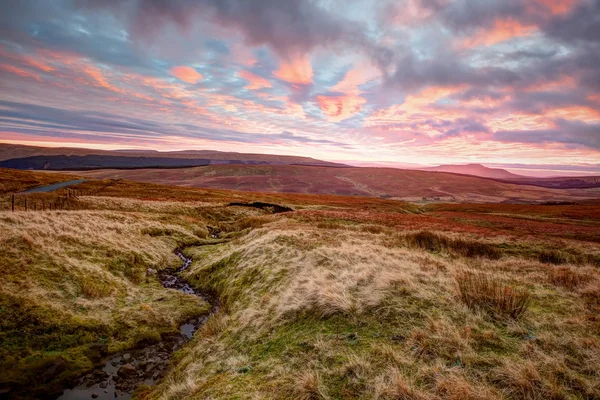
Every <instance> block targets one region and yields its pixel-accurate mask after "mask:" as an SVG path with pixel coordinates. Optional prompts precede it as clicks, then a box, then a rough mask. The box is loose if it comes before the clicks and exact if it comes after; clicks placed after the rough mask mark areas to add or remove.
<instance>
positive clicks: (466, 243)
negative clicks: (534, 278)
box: [405, 231, 502, 260]
mask: <svg viewBox="0 0 600 400" xmlns="http://www.w3.org/2000/svg"><path fill="white" fill-rule="evenodd" d="M405 240H406V242H407V244H408V245H409V246H412V247H416V248H420V249H423V250H426V251H430V252H433V253H439V252H442V251H446V252H449V253H451V254H454V255H458V256H462V257H484V258H489V259H493V260H497V259H499V258H500V257H501V256H502V253H501V251H500V250H498V249H497V248H496V247H495V246H493V245H491V244H487V243H483V242H479V241H471V240H464V239H452V238H448V237H446V236H443V235H440V234H436V233H433V232H428V231H420V232H416V233H410V234H407V235H406V236H405Z"/></svg>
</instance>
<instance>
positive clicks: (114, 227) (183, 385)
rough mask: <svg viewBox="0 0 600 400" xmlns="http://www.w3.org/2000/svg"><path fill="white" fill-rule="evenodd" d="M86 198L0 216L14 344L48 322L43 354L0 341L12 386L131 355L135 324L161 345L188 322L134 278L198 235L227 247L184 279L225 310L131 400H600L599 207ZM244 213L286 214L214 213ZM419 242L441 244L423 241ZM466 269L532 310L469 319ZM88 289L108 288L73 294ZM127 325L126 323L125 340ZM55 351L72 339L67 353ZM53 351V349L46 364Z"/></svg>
mask: <svg viewBox="0 0 600 400" xmlns="http://www.w3.org/2000/svg"><path fill="white" fill-rule="evenodd" d="M81 187H82V188H84V189H85V190H88V191H92V192H95V193H96V195H97V196H92V197H83V198H81V199H80V200H78V204H77V208H83V209H85V210H79V211H77V210H75V211H65V212H58V213H56V212H52V213H37V214H36V213H28V214H25V213H15V214H11V213H8V212H2V214H0V217H1V219H0V221H1V223H2V225H3V226H2V228H3V229H2V232H3V233H2V235H4V236H1V238H2V250H3V252H2V253H1V254H6V256H5V257H4V258H2V260H3V261H2V263H1V264H0V280H1V283H2V285H0V287H2V291H1V292H0V296H3V297H2V299H3V300H2V301H5V302H6V301H7V300H6V299H12V298H17V299H18V302H15V304H16V306H15V305H11V303H9V307H8V308H7V307H6V306H3V308H2V310H3V312H6V311H4V310H9V311H10V310H12V311H11V312H12V313H13V314H15V315H20V316H22V319H21V320H17V324H21V325H20V326H19V327H18V329H19V330H23V329H34V328H32V327H33V326H35V325H33V324H32V321H36V320H37V321H47V324H46V325H42V326H43V327H44V328H45V329H42V331H43V332H44V334H47V335H48V336H46V337H45V338H46V340H47V343H42V344H39V343H37V342H36V341H29V338H30V337H27V336H25V337H23V338H21V337H20V336H19V335H17V334H10V333H9V334H8V335H7V336H5V337H7V338H9V339H10V340H11V341H7V340H3V341H1V342H0V349H1V350H0V351H4V352H5V353H4V354H7V355H8V356H9V357H13V359H14V361H15V362H16V363H17V365H22V366H23V367H24V368H23V369H22V370H20V371H21V372H23V371H31V370H35V369H32V368H31V367H32V366H33V367H36V366H37V365H38V364H36V361H35V360H41V359H43V358H42V357H52V356H56V355H61V356H63V357H71V360H72V362H73V363H72V365H74V366H77V367H82V368H83V367H85V366H86V365H89V363H90V361H89V359H88V358H87V357H86V356H85V351H84V350H85V347H86V346H87V345H89V343H95V342H97V341H103V340H104V341H106V342H108V343H110V344H111V349H113V350H114V349H117V348H119V347H124V346H129V345H131V344H132V343H133V341H135V338H136V337H137V332H140V331H141V332H142V333H143V332H144V330H145V329H147V328H146V327H147V326H148V325H149V324H152V326H160V327H164V329H165V330H168V329H173V326H174V325H176V323H175V320H177V319H178V315H179V316H181V317H182V316H183V314H184V313H186V312H198V311H200V310H201V309H202V305H201V304H198V303H195V302H191V301H190V300H189V299H188V298H186V297H185V296H183V297H182V296H181V295H178V294H174V293H173V294H172V295H173V296H174V297H173V298H172V299H171V298H169V300H168V301H167V302H166V304H164V305H163V303H162V302H156V301H155V300H156V296H158V293H161V294H160V296H161V297H164V296H165V294H164V293H165V291H164V290H163V289H161V288H160V287H159V286H158V284H157V283H156V282H155V281H153V280H147V279H145V277H143V278H142V276H141V275H139V274H138V273H139V272H141V271H144V270H145V268H146V267H147V266H149V265H151V266H155V265H156V266H158V267H160V266H163V265H165V264H169V262H171V261H170V260H172V257H173V256H172V252H171V251H172V249H173V248H174V247H175V246H177V245H181V244H184V243H187V244H193V243H194V241H199V240H203V238H204V237H206V235H207V233H208V232H207V228H206V226H212V227H215V228H216V229H217V230H220V231H221V232H222V234H221V235H222V236H223V237H229V238H233V241H231V242H230V243H228V244H224V245H220V246H216V247H210V248H208V247H199V248H193V247H192V248H189V249H188V250H187V251H188V252H189V253H190V254H191V255H193V256H194V259H195V262H194V264H193V266H192V268H191V270H190V271H189V277H190V279H191V280H192V281H193V282H195V284H196V285H198V286H200V287H204V288H205V289H210V290H214V291H216V292H217V293H219V296H220V298H221V301H222V303H223V307H222V308H221V311H220V313H219V315H218V316H216V317H213V318H212V319H211V320H210V321H209V323H208V324H207V325H206V326H205V327H204V328H202V329H201V331H199V333H197V335H196V336H195V338H194V339H193V341H192V343H191V344H190V345H189V346H187V347H186V348H185V349H184V350H182V351H180V352H179V353H178V354H177V355H176V357H175V359H174V362H173V369H172V371H171V373H170V375H169V376H168V377H167V378H166V379H165V380H164V381H162V382H161V383H160V384H159V385H158V386H157V387H155V388H153V389H151V390H150V391H147V392H145V393H143V394H142V397H143V398H165V399H166V398H169V399H170V398H305V399H313V398H316V399H318V398H378V399H387V398H390V399H397V398H424V399H425V398H457V399H458V398H460V399H464V398H515V399H517V398H540V399H541V398H551V397H554V398H586V397H587V398H594V397H598V396H600V386H599V385H600V377H599V376H598V371H599V370H600V345H599V342H598V340H599V339H600V337H599V336H598V332H600V322H599V320H598V318H597V315H598V312H599V311H600V297H599V296H598V292H599V279H600V277H599V276H598V269H597V268H598V267H597V266H594V265H597V264H599V262H598V260H600V234H599V233H598V232H599V230H598V229H597V228H598V226H597V224H598V222H599V221H600V218H599V215H598V211H597V207H594V206H551V207H550V206H548V207H538V206H504V205H503V206H495V205H436V206H427V207H421V208H419V207H417V206H414V205H410V204H406V203H401V202H397V201H391V200H382V199H375V198H366V197H337V196H314V195H304V194H295V195H290V194H280V193H270V194H269V193H265V194H261V193H243V192H229V191H219V190H202V189H195V188H185V187H172V188H166V187H163V186H160V185H151V184H142V183H133V182H124V181H98V182H89V183H86V184H84V185H81ZM240 200H241V201H256V200H260V201H267V202H277V203H282V204H286V205H291V206H293V207H294V208H295V209H296V210H298V211H296V212H294V213H292V214H280V215H274V216H273V215H263V214H264V213H262V212H258V211H254V210H252V209H247V208H241V207H222V206H221V205H223V204H227V203H228V202H229V201H240ZM79 217H83V218H79ZM121 218H125V222H126V223H121V222H119V221H120V219H121ZM420 230H424V231H432V232H438V233H439V235H441V236H435V235H434V236H430V237H429V240H428V241H423V240H420V239H418V236H417V235H414V234H413V233H414V232H416V231H420ZM4 232H7V233H4ZM64 232H66V233H64ZM149 233H150V234H149ZM484 238H485V239H484ZM28 243H29V244H28ZM21 249H22V250H21ZM136 252H138V253H140V255H139V257H138V256H134V255H133V254H134V253H136ZM146 253H147V254H146ZM115 259H116V260H119V261H117V262H116V266H117V269H116V270H115V264H113V260H115ZM136 260H137V261H136ZM567 262H569V263H570V264H569V265H566V264H565V263H567ZM555 264H556V265H555ZM561 264H565V265H561ZM16 265H18V266H19V267H18V268H17V267H15V266H16ZM463 270H467V271H483V272H484V273H486V274H487V276H489V277H490V278H491V279H493V280H494V281H497V282H501V283H502V284H507V285H509V286H511V287H514V288H521V289H524V290H527V291H529V292H530V293H531V295H532V298H533V300H532V305H531V307H530V308H529V310H528V311H527V312H526V313H525V315H524V317H523V318H522V319H520V320H517V321H514V320H512V319H510V318H496V317H494V316H492V315H491V314H488V313H487V312H486V311H482V310H479V309H470V308H468V307H466V306H465V305H463V303H461V301H460V298H459V295H458V292H457V288H456V281H455V279H456V277H457V276H459V273H460V272H461V271H463ZM90 271H93V273H92V274H90ZM127 271H129V272H128V273H130V274H131V273H133V275H132V276H128V275H127V273H126V272H127ZM136 271H137V272H136ZM90 276H94V277H96V276H101V277H102V279H94V280H93V282H92V284H91V289H84V288H85V285H86V284H85V282H86V280H89V277H90ZM86 277H87V278H88V279H86ZM105 280H108V282H112V283H113V284H111V285H108V288H110V290H111V291H110V293H108V292H106V290H109V289H107V286H105V285H102V282H104V281H105ZM7 283H8V286H7ZM96 283H98V286H99V287H98V288H96ZM5 287H6V289H4V288H5ZM114 288H116V289H114ZM167 292H168V291H167ZM50 293H51V294H50ZM86 293H87V294H86ZM107 293H108V294H107ZM44 294H48V295H44ZM98 296H100V297H98ZM102 296H105V297H102ZM29 304H33V305H34V307H24V308H23V307H22V305H27V306H28V305H29ZM99 304H102V305H103V306H102V307H99ZM184 304H185V306H184ZM107 305H108V306H107ZM82 306H83V307H84V309H81V307H82ZM10 307H13V308H12V309H11V308H10ZM15 307H16V308H15ZM48 309H51V310H52V314H50V313H49V312H48ZM149 309H151V310H152V313H150V311H149ZM15 310H16V311H18V312H16V313H15ZM57 310H58V311H57ZM186 310H188V311H186ZM148 313H150V314H148ZM50 315H52V317H49V316H50ZM123 315H127V316H128V317H129V316H130V315H132V316H134V318H132V319H131V323H130V324H129V325H126V324H124V322H123ZM150 317H152V318H154V319H149V318H150ZM13 320H14V319H12V318H9V319H6V321H9V323H11V322H10V321H13ZM129 320H130V319H129V318H128V321H129ZM4 323H6V322H4ZM74 326H76V327H77V329H73V327H74ZM90 326H93V327H94V329H90V328H89V327H90ZM11 329H12V330H11ZM11 329H6V328H4V327H3V329H2V334H5V333H4V332H17V331H16V330H15V329H14V328H11ZM56 332H67V333H68V332H76V333H77V335H80V336H77V335H75V337H70V338H69V340H68V341H66V342H63V341H61V340H60V339H58V338H57V337H56V336H54V337H53V336H52V334H56ZM90 332H91V333H90ZM146 332H147V331H146ZM98 334H101V336H91V337H90V336H86V335H98ZM42 338H44V336H43V335H42ZM19 340H21V341H19ZM48 343H56V346H57V348H56V349H52V351H50V352H46V351H45V349H46V348H45V346H46V345H47V344H48ZM36 346H37V347H36ZM61 346H62V347H61ZM0 359H1V358H0ZM31 362H33V365H30V364H28V363H31ZM21 372H20V373H21ZM20 373H19V374H16V376H17V377H19V376H21V375H20ZM0 376H3V375H2V374H0Z"/></svg>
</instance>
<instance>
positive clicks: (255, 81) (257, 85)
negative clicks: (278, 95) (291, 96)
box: [238, 70, 272, 90]
mask: <svg viewBox="0 0 600 400" xmlns="http://www.w3.org/2000/svg"><path fill="white" fill-rule="evenodd" d="M238 75H239V76H240V77H241V78H243V79H245V80H247V81H248V82H249V83H248V85H246V89H250V90H257V89H262V88H270V87H272V85H271V82H269V81H268V80H266V79H265V78H263V77H262V76H258V75H256V74H253V73H252V72H250V71H245V70H242V71H240V72H239V73H238Z"/></svg>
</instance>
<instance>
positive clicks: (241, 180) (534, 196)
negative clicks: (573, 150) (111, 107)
mask: <svg viewBox="0 0 600 400" xmlns="http://www.w3.org/2000/svg"><path fill="white" fill-rule="evenodd" d="M78 173H79V172H78ZM81 174H82V175H84V176H88V177H93V178H107V177H110V178H123V179H129V180H136V181H141V182H154V183H162V184H170V185H173V184H176V185H184V186H196V187H206V188H214V189H235V190H247V191H261V192H287V193H315V194H338V195H355V196H375V197H393V198H400V199H405V200H410V201H420V200H422V198H427V199H429V200H432V199H437V200H443V201H462V202H466V201H468V202H501V201H505V200H515V199H516V200H520V201H547V200H554V201H556V200H572V199H576V198H588V197H596V198H597V197H598V193H597V191H596V192H594V191H593V190H592V191H590V190H579V191H569V190H562V189H546V188H540V187H534V186H526V185H514V184H509V183H501V182H496V181H493V180H489V179H484V178H478V177H473V176H464V175H455V174H447V173H440V172H427V171H410V170H399V169H393V168H326V167H305V166H297V165H277V166H272V165H269V166H265V165H260V166H248V165H213V166H207V167H198V168H186V169H177V170H153V169H140V170H98V171H86V172H81ZM594 193H595V194H594Z"/></svg>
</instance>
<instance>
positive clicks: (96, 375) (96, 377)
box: [93, 370, 108, 382]
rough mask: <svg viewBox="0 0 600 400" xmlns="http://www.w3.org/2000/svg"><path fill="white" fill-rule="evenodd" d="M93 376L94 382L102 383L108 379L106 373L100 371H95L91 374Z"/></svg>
mask: <svg viewBox="0 0 600 400" xmlns="http://www.w3.org/2000/svg"><path fill="white" fill-rule="evenodd" d="M93 376H94V380H96V381H98V382H99V381H103V380H104V379H106V378H108V372H106V371H102V370H96V371H94V373H93Z"/></svg>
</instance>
